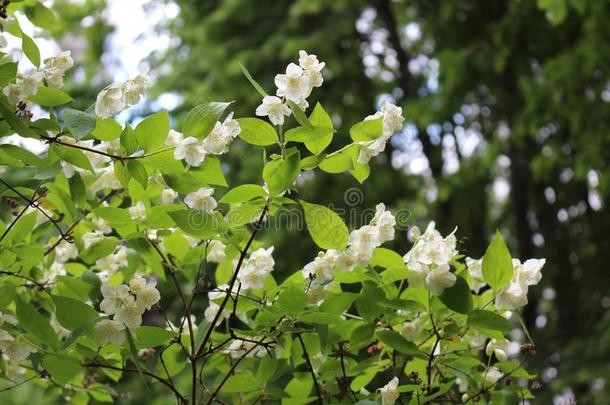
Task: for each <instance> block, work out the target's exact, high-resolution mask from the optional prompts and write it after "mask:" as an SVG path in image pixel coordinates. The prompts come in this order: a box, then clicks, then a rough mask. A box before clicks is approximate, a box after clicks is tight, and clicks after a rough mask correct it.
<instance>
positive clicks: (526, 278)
mask: <svg viewBox="0 0 610 405" xmlns="http://www.w3.org/2000/svg"><path fill="white" fill-rule="evenodd" d="M545 262H546V260H545V259H529V260H526V261H525V262H524V263H521V261H519V259H513V278H512V280H511V282H510V284H509V285H508V286H507V287H505V288H503V289H501V290H500V291H499V292H498V295H497V296H496V308H498V309H519V308H521V307H523V306H525V305H526V304H527V292H528V288H529V286H531V285H536V284H538V283H539V282H540V280H541V279H542V272H541V270H542V267H543V266H544V264H545Z"/></svg>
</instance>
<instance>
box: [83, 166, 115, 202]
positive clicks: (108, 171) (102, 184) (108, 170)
mask: <svg viewBox="0 0 610 405" xmlns="http://www.w3.org/2000/svg"><path fill="white" fill-rule="evenodd" d="M96 174H97V175H98V178H97V180H95V182H94V183H93V184H92V185H91V186H90V187H89V190H88V191H89V195H93V194H95V193H96V192H98V191H99V190H102V189H104V188H110V189H117V188H121V182H120V181H119V179H118V178H117V177H116V175H115V174H114V164H109V165H108V166H107V167H105V168H103V169H100V170H96Z"/></svg>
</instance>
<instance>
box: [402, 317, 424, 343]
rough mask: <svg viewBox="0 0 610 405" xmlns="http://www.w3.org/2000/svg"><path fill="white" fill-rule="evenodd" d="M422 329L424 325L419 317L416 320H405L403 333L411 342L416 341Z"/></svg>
mask: <svg viewBox="0 0 610 405" xmlns="http://www.w3.org/2000/svg"><path fill="white" fill-rule="evenodd" d="M421 331H422V325H421V321H420V320H419V318H418V319H415V320H414V321H408V322H404V323H403V324H402V335H403V336H404V337H405V339H407V340H408V341H409V342H415V339H417V335H419V332H421Z"/></svg>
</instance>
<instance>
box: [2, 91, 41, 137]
mask: <svg viewBox="0 0 610 405" xmlns="http://www.w3.org/2000/svg"><path fill="white" fill-rule="evenodd" d="M14 107H15V106H11V105H9V103H8V101H7V99H6V97H5V96H4V95H2V96H0V114H2V117H3V118H4V119H5V120H6V122H7V123H8V124H9V126H10V127H11V129H13V131H15V132H16V133H18V134H19V135H21V136H25V137H27V138H38V134H36V132H34V130H33V129H32V128H30V127H29V126H28V124H26V122H27V121H24V120H22V119H21V118H19V117H17V116H16V115H15V108H14Z"/></svg>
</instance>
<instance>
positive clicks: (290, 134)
mask: <svg viewBox="0 0 610 405" xmlns="http://www.w3.org/2000/svg"><path fill="white" fill-rule="evenodd" d="M332 132H333V130H332V128H322V127H312V128H306V127H296V128H292V129H289V130H288V131H286V133H285V134H284V139H285V140H286V142H315V141H317V140H320V139H322V138H324V137H326V136H328V134H329V133H330V134H331V135H332Z"/></svg>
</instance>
